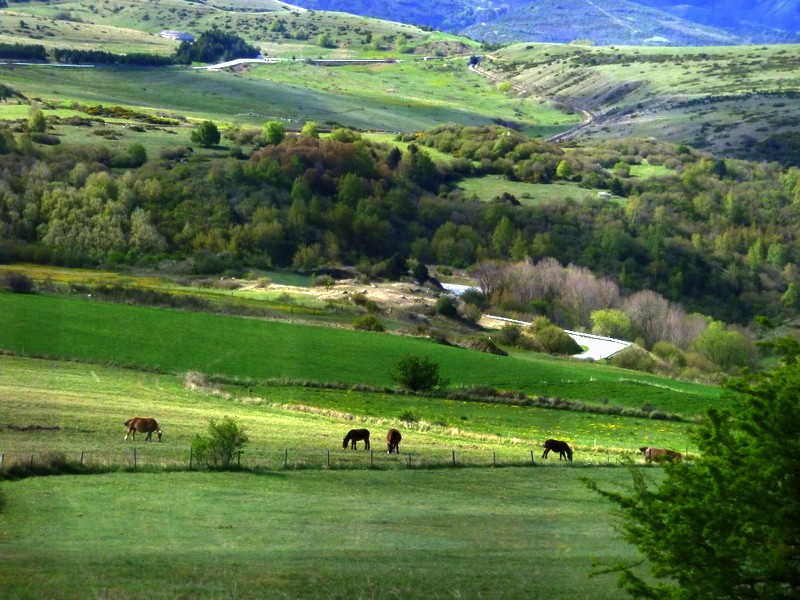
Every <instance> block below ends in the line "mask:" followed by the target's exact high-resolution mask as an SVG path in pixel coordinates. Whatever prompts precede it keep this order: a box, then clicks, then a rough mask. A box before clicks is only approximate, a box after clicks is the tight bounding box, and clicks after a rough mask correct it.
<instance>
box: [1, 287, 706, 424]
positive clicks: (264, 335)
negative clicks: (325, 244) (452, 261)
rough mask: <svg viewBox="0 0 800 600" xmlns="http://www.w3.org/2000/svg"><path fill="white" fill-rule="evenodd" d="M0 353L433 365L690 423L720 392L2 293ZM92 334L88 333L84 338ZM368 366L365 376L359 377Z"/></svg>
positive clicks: (314, 331)
mask: <svg viewBox="0 0 800 600" xmlns="http://www.w3.org/2000/svg"><path fill="white" fill-rule="evenodd" d="M0 312H3V313H4V314H7V315H11V316H12V318H11V319H7V320H4V321H3V322H1V323H0V347H2V348H4V349H7V350H10V351H13V352H19V353H26V354H31V355H38V356H53V357H55V356H64V357H72V358H76V359H80V360H92V361H100V362H104V363H114V364H123V365H127V364H130V365H136V366H139V367H145V368H151V369H159V370H161V371H164V372H171V373H182V372H186V371H189V370H198V371H201V372H203V373H205V374H207V375H214V374H225V375H226V376H229V377H238V378H253V379H256V380H267V379H270V378H290V379H313V380H317V381H342V382H346V383H348V384H358V383H366V384H371V385H379V386H386V385H392V384H393V382H392V377H391V372H392V370H393V368H394V365H395V364H396V362H397V361H398V360H399V359H400V358H401V357H403V356H404V355H406V354H409V353H416V354H421V355H425V356H428V357H429V358H431V359H432V360H434V361H436V362H437V363H439V364H440V370H441V373H442V375H443V376H444V377H445V378H447V379H449V380H450V382H451V385H453V386H459V385H464V386H475V385H489V386H493V387H495V388H497V389H501V390H509V389H510V390H520V391H524V392H526V393H528V394H533V395H542V396H547V397H561V398H566V399H574V400H583V401H587V402H595V403H598V404H611V405H619V406H628V407H634V408H638V407H641V406H642V405H644V404H647V405H649V406H651V407H653V408H658V409H661V410H664V411H667V412H677V413H681V414H686V415H693V414H698V413H701V412H704V411H705V409H706V408H707V407H709V406H711V405H713V404H717V403H718V402H719V389H718V388H715V387H712V386H705V385H699V384H693V383H688V382H680V381H674V380H669V379H665V378H661V377H656V376H651V375H647V374H642V373H637V372H632V371H626V370H622V369H616V368H611V367H607V366H603V365H595V364H586V363H580V362H576V361H570V360H558V359H553V358H550V357H545V356H543V355H536V354H525V355H519V356H518V357H498V356H494V355H489V354H484V353H479V352H473V351H467V350H462V349H459V348H453V347H449V346H443V345H440V344H436V343H433V342H431V341H429V340H425V339H419V338H409V337H402V336H394V335H388V334H375V333H364V332H358V331H350V330H342V329H335V328H326V327H312V326H307V325H293V324H289V323H282V322H270V321H263V320H257V319H244V318H238V317H228V316H220V315H212V314H201V313H190V312H180V311H172V310H158V309H152V308H142V307H133V306H123V305H115V304H110V303H104V302H96V301H92V300H88V299H76V298H55V297H47V296H22V295H15V294H0ZM89 332H91V333H89ZM365 365H368V367H369V368H365Z"/></svg>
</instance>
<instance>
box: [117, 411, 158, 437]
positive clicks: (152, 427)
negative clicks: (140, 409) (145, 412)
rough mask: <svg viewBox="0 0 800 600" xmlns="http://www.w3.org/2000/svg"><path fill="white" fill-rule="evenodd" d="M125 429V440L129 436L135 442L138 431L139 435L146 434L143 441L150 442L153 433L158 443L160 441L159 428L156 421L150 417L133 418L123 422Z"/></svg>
mask: <svg viewBox="0 0 800 600" xmlns="http://www.w3.org/2000/svg"><path fill="white" fill-rule="evenodd" d="M125 427H127V428H128V433H126V434H125V439H126V440H127V439H128V436H131V438H132V439H134V440H135V439H136V432H137V431H138V432H139V433H146V434H147V437H146V438H145V440H146V441H148V442H152V441H153V432H154V431H155V432H156V435H157V436H158V441H159V442H160V441H161V428H160V427H159V426H158V423H157V422H156V420H155V419H151V418H150V417H133V418H132V419H128V420H127V421H125Z"/></svg>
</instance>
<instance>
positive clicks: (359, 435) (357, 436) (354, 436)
mask: <svg viewBox="0 0 800 600" xmlns="http://www.w3.org/2000/svg"><path fill="white" fill-rule="evenodd" d="M362 440H363V441H364V450H369V429H351V430H350V431H348V432H347V435H346V436H344V440H343V441H342V448H347V444H350V447H351V448H352V449H353V450H355V449H356V442H360V441H362Z"/></svg>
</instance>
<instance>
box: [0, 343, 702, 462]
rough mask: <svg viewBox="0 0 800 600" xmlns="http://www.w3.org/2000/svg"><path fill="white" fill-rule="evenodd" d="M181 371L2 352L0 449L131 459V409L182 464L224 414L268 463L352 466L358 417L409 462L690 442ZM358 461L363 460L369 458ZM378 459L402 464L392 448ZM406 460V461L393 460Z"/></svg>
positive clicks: (466, 406) (640, 423) (461, 406)
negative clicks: (559, 444)
mask: <svg viewBox="0 0 800 600" xmlns="http://www.w3.org/2000/svg"><path fill="white" fill-rule="evenodd" d="M184 377H185V376H184V374H176V375H164V374H157V373H149V372H143V371H138V370H134V369H122V368H119V367H108V366H100V365H93V364H83V363H78V362H67V361H48V360H40V359H29V358H18V357H12V356H0V404H2V407H3V408H2V410H0V425H2V428H0V453H5V458H6V460H7V461H9V463H8V464H10V462H13V461H19V460H27V459H29V457H30V455H31V454H36V455H40V454H43V453H47V452H63V453H64V454H65V455H66V456H67V457H68V458H69V459H70V460H76V459H77V458H78V457H79V455H80V454H81V453H84V459H85V462H87V463H88V462H91V463H98V464H106V463H112V464H118V465H119V464H127V462H128V461H129V459H130V452H131V447H132V444H131V443H130V442H129V445H124V444H121V443H120V442H121V440H122V437H123V436H124V434H125V431H124V429H125V428H124V427H123V425H122V423H123V421H124V420H125V419H127V418H129V417H132V416H135V415H140V416H143V415H152V416H155V417H157V419H158V420H159V423H160V425H161V427H162V429H163V430H164V437H163V443H162V444H157V445H148V444H145V446H146V448H144V447H141V446H139V451H140V452H146V453H147V454H146V455H142V456H140V457H139V458H140V460H142V461H143V463H144V464H149V463H150V462H151V461H155V464H159V465H174V466H187V462H188V453H189V447H190V446H191V441H192V438H193V437H194V436H195V435H196V434H198V433H201V432H202V431H203V430H204V429H205V427H206V425H207V423H208V421H209V420H210V419H216V420H219V419H221V418H223V417H224V416H226V415H235V416H236V418H237V419H239V420H241V422H242V423H243V425H244V426H245V427H246V429H247V430H248V435H249V436H250V438H251V442H252V443H251V445H250V447H249V448H248V450H247V453H246V455H245V462H246V464H247V465H249V466H265V467H268V468H275V467H277V466H280V465H281V463H282V459H284V458H285V451H287V450H289V451H291V462H292V464H298V463H304V464H307V465H308V466H315V467H320V466H322V465H323V464H327V461H328V454H327V453H329V452H332V453H333V455H332V463H335V464H344V465H347V464H349V462H350V461H351V457H353V456H357V455H354V454H353V453H351V452H343V450H342V448H341V440H342V437H343V436H344V435H345V433H346V432H347V431H348V430H349V429H350V428H352V427H354V426H356V425H354V423H359V424H360V425H358V426H364V427H367V428H368V429H370V430H371V431H373V432H375V436H377V437H376V438H375V440H373V441H374V445H375V448H376V449H377V450H378V452H380V451H381V449H382V448H383V443H384V442H383V438H382V435H383V433H384V432H385V431H386V430H387V429H388V428H389V427H395V428H398V429H400V430H401V432H402V433H403V436H404V438H405V441H404V442H403V444H402V450H403V453H404V455H405V454H411V455H413V457H414V458H413V463H412V466H419V465H420V464H427V463H434V464H437V463H440V462H448V460H449V459H451V458H452V452H453V451H456V452H457V453H458V462H460V463H461V462H464V463H474V464H484V465H487V464H491V463H492V462H493V455H492V453H497V456H498V459H499V460H501V461H502V462H506V463H519V462H530V453H531V452H534V459H535V460H538V458H539V455H540V454H541V450H542V448H541V445H542V442H543V441H544V440H545V439H547V438H549V437H558V438H562V439H566V440H568V441H569V442H570V443H571V444H572V445H573V446H574V448H575V452H576V456H575V461H576V464H607V463H608V462H614V463H616V461H617V459H621V458H623V457H624V456H625V455H626V454H627V455H629V456H634V457H636V454H635V453H636V450H637V448H639V447H640V446H642V445H654V446H667V447H674V448H680V449H681V451H685V450H687V449H689V450H691V449H692V448H693V447H694V446H693V443H692V442H691V440H690V437H689V431H690V430H691V425H690V424H687V423H681V422H674V421H659V420H652V419H642V418H636V417H625V416H620V415H603V414H592V413H586V412H578V411H565V410H554V409H548V408H538V407H519V406H509V405H503V404H490V403H484V402H467V401H456V400H443V399H439V398H431V397H427V396H424V395H421V396H407V395H397V394H390V393H385V392H383V393H381V392H375V391H354V390H350V389H344V390H343V389H320V388H308V387H297V386H291V385H281V386H264V385H260V386H259V385H254V386H241V387H233V386H218V385H213V384H208V385H206V386H201V387H200V388H199V389H198V388H196V387H190V386H186V385H185V384H184ZM8 425H14V426H15V429H14V430H10V429H8V430H7V429H6V427H7V426H8ZM30 426H36V427H30ZM26 427H27V429H26ZM352 460H355V459H352ZM357 460H360V461H361V464H362V465H363V464H364V461H365V460H366V458H358V459H357ZM376 460H378V461H379V463H377V464H380V465H382V466H385V467H395V466H398V461H397V460H395V459H394V457H386V456H385V455H383V457H379V458H378V459H376ZM405 465H407V462H406V461H405V459H403V460H401V461H400V462H399V466H405Z"/></svg>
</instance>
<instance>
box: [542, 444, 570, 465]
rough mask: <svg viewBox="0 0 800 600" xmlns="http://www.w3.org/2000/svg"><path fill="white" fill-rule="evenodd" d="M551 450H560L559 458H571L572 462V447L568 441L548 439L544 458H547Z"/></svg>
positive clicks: (543, 454)
mask: <svg viewBox="0 0 800 600" xmlns="http://www.w3.org/2000/svg"><path fill="white" fill-rule="evenodd" d="M550 450H552V451H553V452H558V460H562V459H565V460H566V459H569V462H572V448H570V447H569V444H568V443H567V442H562V441H561V440H546V441H545V443H544V452H543V453H542V458H547V455H548V454H550Z"/></svg>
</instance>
